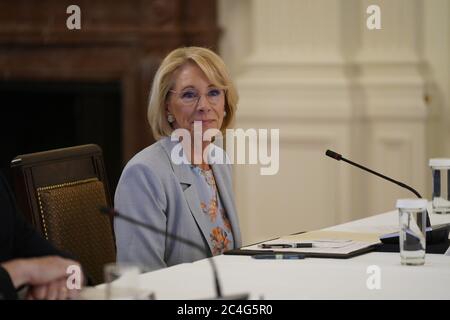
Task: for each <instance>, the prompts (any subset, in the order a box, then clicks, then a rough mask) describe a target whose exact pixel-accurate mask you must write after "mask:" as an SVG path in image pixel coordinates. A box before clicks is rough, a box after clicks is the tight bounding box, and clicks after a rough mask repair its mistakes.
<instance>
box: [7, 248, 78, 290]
mask: <svg viewBox="0 0 450 320" xmlns="http://www.w3.org/2000/svg"><path fill="white" fill-rule="evenodd" d="M72 265H77V266H79V264H78V262H76V261H73V260H69V259H64V258H61V257H57V256H49V257H42V258H31V259H17V260H12V261H8V262H6V263H4V264H2V267H3V268H4V269H5V270H6V271H7V272H8V273H9V275H10V277H11V280H12V282H13V285H14V287H16V288H18V287H20V286H22V285H24V284H28V285H30V286H31V288H30V290H29V293H28V294H27V297H28V298H32V299H57V298H62V299H65V298H68V297H69V298H73V297H75V296H76V294H77V292H78V290H75V289H73V290H69V289H68V288H67V277H68V276H69V274H68V273H67V270H68V268H69V267H70V266H72ZM81 283H82V282H81Z"/></svg>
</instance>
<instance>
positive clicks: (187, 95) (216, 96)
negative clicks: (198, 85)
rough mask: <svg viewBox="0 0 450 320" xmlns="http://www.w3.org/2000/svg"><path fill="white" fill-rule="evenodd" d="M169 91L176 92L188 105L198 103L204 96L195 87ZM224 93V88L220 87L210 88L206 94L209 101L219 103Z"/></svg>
mask: <svg viewBox="0 0 450 320" xmlns="http://www.w3.org/2000/svg"><path fill="white" fill-rule="evenodd" d="M169 92H172V93H174V94H176V97H177V98H178V99H179V100H180V101H181V102H182V103H183V104H184V105H186V106H191V105H193V104H194V103H195V104H197V103H198V102H199V101H200V98H201V96H202V94H200V93H199V92H198V91H197V90H195V89H186V90H183V91H175V90H169ZM223 95H224V90H222V89H218V88H210V89H208V91H207V92H206V95H205V96H206V99H207V100H208V102H209V103H211V104H217V103H219V102H220V100H221V99H222V97H223Z"/></svg>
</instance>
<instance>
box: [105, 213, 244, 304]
mask: <svg viewBox="0 0 450 320" xmlns="http://www.w3.org/2000/svg"><path fill="white" fill-rule="evenodd" d="M99 209H100V211H101V212H102V213H104V214H107V215H108V216H110V217H112V218H119V219H122V220H125V221H127V222H129V223H131V224H135V225H138V226H140V227H144V228H146V229H148V230H151V231H153V232H156V233H159V234H162V235H164V236H168V237H169V238H172V239H173V240H175V241H179V242H182V243H184V244H187V245H188V246H190V247H192V248H195V249H197V250H199V251H200V252H202V253H204V252H205V249H204V248H203V247H202V246H200V245H199V244H197V243H195V242H194V241H191V240H189V239H186V238H183V237H180V236H177V235H175V234H171V233H169V232H167V231H164V230H161V229H159V228H156V227H155V226H152V225H150V224H147V223H144V222H141V221H139V220H136V219H134V218H131V217H128V216H126V215H123V214H122V213H120V212H118V211H117V210H115V209H114V208H107V207H100V208H99ZM207 260H208V261H209V263H210V265H211V268H212V271H213V276H214V286H215V289H216V295H217V297H216V298H214V299H218V300H247V299H248V296H249V294H248V293H242V294H234V295H228V296H224V295H223V294H222V288H221V286H220V281H219V276H218V273H217V267H216V264H215V262H214V259H209V258H208V259H207Z"/></svg>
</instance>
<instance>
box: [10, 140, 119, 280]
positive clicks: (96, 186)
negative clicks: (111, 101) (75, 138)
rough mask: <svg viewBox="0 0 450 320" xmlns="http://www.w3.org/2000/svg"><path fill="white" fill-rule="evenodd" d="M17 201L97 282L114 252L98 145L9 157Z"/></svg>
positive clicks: (39, 226)
mask: <svg viewBox="0 0 450 320" xmlns="http://www.w3.org/2000/svg"><path fill="white" fill-rule="evenodd" d="M11 170H12V179H13V184H14V190H15V193H16V197H17V202H18V206H19V208H20V209H21V211H22V212H23V214H24V215H25V216H26V218H27V219H28V220H29V221H30V223H31V224H32V225H34V227H35V228H36V229H37V230H38V231H39V232H40V233H41V234H42V236H43V237H45V238H46V239H47V240H49V241H50V242H52V243H53V244H54V245H55V246H56V247H57V248H59V249H61V250H64V251H66V252H68V253H70V254H72V255H73V256H74V258H75V259H78V261H79V262H81V264H82V266H83V268H84V270H85V271H86V273H87V275H88V277H89V278H90V279H91V280H92V282H93V284H98V283H102V282H104V281H103V266H104V265H105V264H106V263H110V262H114V261H115V258H116V250H115V240H114V231H113V225H112V221H111V220H110V219H109V218H108V217H106V216H103V215H101V213H100V212H99V210H98V208H99V207H100V206H108V207H111V206H112V201H111V197H110V193H109V187H108V180H107V176H106V170H105V165H104V161H103V155H102V150H101V149H100V147H99V146H97V145H93V144H89V145H82V146H76V147H71V148H64V149H57V150H50V151H45V152H38V153H32V154H26V155H20V156H17V157H16V158H14V159H13V160H12V161H11Z"/></svg>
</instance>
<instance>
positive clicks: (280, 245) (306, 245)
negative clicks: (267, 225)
mask: <svg viewBox="0 0 450 320" xmlns="http://www.w3.org/2000/svg"><path fill="white" fill-rule="evenodd" d="M312 247H313V244H312V243H311V242H301V243H269V244H268V243H263V244H261V248H264V249H273V248H312Z"/></svg>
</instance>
